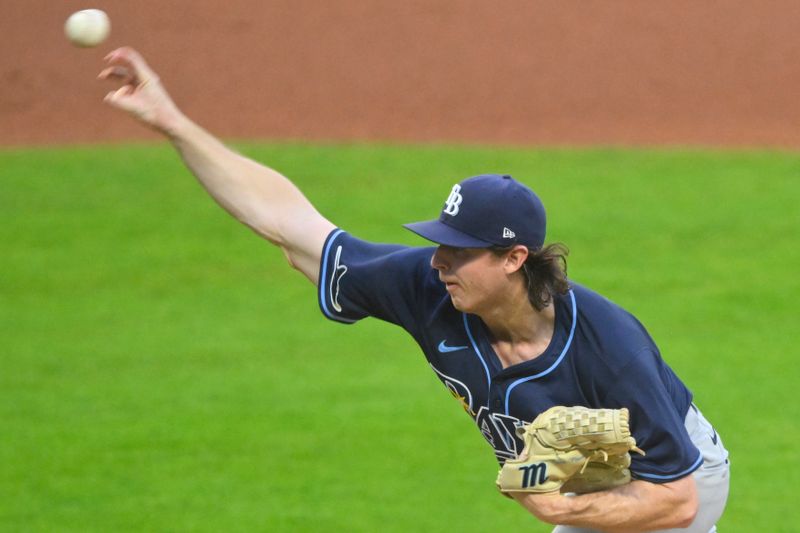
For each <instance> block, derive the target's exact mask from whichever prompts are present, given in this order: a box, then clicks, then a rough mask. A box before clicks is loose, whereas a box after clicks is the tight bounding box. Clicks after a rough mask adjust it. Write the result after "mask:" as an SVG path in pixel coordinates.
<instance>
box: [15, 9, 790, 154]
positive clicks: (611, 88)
mask: <svg viewBox="0 0 800 533" xmlns="http://www.w3.org/2000/svg"><path fill="white" fill-rule="evenodd" d="M0 6H1V7H2V11H0V12H2V16H1V17H0V32H1V34H2V35H3V36H4V37H5V40H4V42H3V45H2V49H0V143H2V144H7V145H8V144H11V145H27V144H42V143H83V142H95V141H119V140H128V139H147V138H154V137H153V135H152V134H150V133H149V132H147V131H146V130H144V129H143V128H142V127H140V126H139V125H137V124H135V123H134V122H133V121H132V120H130V119H128V118H127V117H123V116H122V115H120V114H118V113H116V112H114V111H113V110H111V109H109V108H106V107H105V106H104V105H103V104H102V103H101V99H102V96H103V95H104V94H105V93H106V92H107V91H108V90H110V88H111V87H110V85H108V84H106V83H103V82H99V81H96V80H95V76H96V74H97V73H98V72H99V70H100V68H101V66H102V64H101V59H102V57H103V56H104V55H105V53H106V52H108V51H109V50H111V49H112V48H114V47H116V46H120V45H123V44H130V45H133V46H134V47H136V48H138V49H139V50H140V51H142V52H143V53H144V54H145V56H146V57H147V58H148V60H149V62H150V63H151V65H152V66H153V67H154V68H155V69H156V70H157V71H158V72H159V73H160V74H161V77H162V79H163V80H164V82H165V83H166V85H167V87H168V89H169V90H170V92H171V93H172V94H173V96H174V98H175V100H176V101H177V102H178V104H179V105H180V106H181V107H182V108H183V109H184V110H185V111H186V112H188V113H189V114H190V115H191V116H193V117H194V118H195V119H196V120H197V121H198V122H200V123H201V124H203V125H204V126H206V127H207V128H208V129H210V130H212V131H213V132H215V133H217V134H219V135H221V136H223V137H228V138H269V139H278V138H280V139H284V138H291V139H309V140H329V139H339V140H398V141H414V142H417V141H423V142H424V141H457V142H478V143H512V144H521V145H530V144H596V143H600V144H615V145H618V144H623V145H650V144H681V145H683V144H692V145H737V146H786V147H798V146H800V98H798V87H800V31H798V28H799V27H800V2H798V1H797V0H793V1H791V0H761V1H759V2H753V1H744V0H728V1H712V0H706V1H697V0H692V1H684V0H678V1H667V2H655V1H648V0H616V1H615V0H606V1H596V0H560V1H552V2H543V1H531V0H528V1H517V0H515V1H473V0H464V1H455V0H450V1H444V0H426V1H418V0H411V1H402V2H398V1H396V0H394V1H382V0H375V1H370V0H361V1H359V0H331V1H324V0H292V1H289V0H265V1H256V0H227V1H225V2H221V1H213V0H193V1H187V0H161V1H154V0H139V1H133V0H127V1H103V0H94V1H93V2H92V3H85V2H77V1H72V0H69V1H55V0H0ZM88 7H98V8H101V9H104V10H106V11H107V12H108V14H109V15H110V17H111V19H112V35H111V38H110V39H109V41H107V42H106V43H104V44H103V45H101V46H100V47H99V48H98V49H90V50H81V49H76V48H73V47H72V46H71V45H69V44H68V43H67V41H66V40H65V38H64V37H63V30H62V28H63V23H64V20H65V19H66V17H67V16H68V15H69V14H70V13H71V12H72V11H74V10H77V9H84V8H88Z"/></svg>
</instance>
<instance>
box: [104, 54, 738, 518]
mask: <svg viewBox="0 0 800 533" xmlns="http://www.w3.org/2000/svg"><path fill="white" fill-rule="evenodd" d="M106 61H107V62H108V66H107V68H105V69H104V70H103V71H102V72H101V73H100V77H101V78H104V79H111V80H115V81H118V82H120V83H121V84H122V85H121V87H119V88H118V89H116V90H115V91H112V92H110V93H109V94H108V95H107V96H106V98H105V101H106V102H107V103H108V104H110V105H112V106H114V107H116V108H119V109H121V110H123V111H126V112H128V113H130V114H131V115H133V116H134V117H136V118H137V119H138V120H140V121H141V122H143V123H144V124H146V125H148V126H150V127H151V128H153V129H155V130H157V131H159V132H161V133H162V134H164V135H165V136H166V137H167V138H169V140H170V141H171V142H172V144H173V145H174V146H175V148H176V149H177V151H178V152H179V153H180V155H181V157H182V158H183V160H184V162H185V163H186V165H187V167H188V168H189V169H190V170H191V172H192V173H194V175H195V176H196V177H197V179H198V180H199V181H200V183H201V184H202V185H203V187H205V189H206V190H207V191H208V192H209V194H210V195H211V196H212V197H213V198H214V200H216V201H217V203H219V204H220V205H221V206H222V207H223V208H224V209H226V210H227V211H228V212H229V213H230V214H231V215H233V216H234V217H236V218H237V219H238V220H239V221H241V222H242V223H244V224H245V225H247V226H249V227H250V228H251V229H252V230H254V231H255V232H256V233H258V234H259V235H261V236H262V237H264V238H265V239H267V240H268V241H270V242H271V243H273V244H275V245H277V246H279V247H280V248H281V249H282V250H283V252H284V253H285V255H286V258H287V259H288V261H289V264H290V265H291V266H292V267H294V268H295V269H297V270H298V271H300V272H301V273H303V274H304V275H305V276H306V277H307V278H308V279H309V280H310V281H311V282H312V283H314V284H315V285H316V286H317V287H318V297H319V305H320V309H321V311H322V313H323V314H324V315H325V316H326V317H327V318H329V319H331V320H335V321H338V322H343V323H353V322H356V321H358V320H360V319H362V318H365V317H367V316H374V317H377V318H379V319H381V320H385V321H388V322H391V323H393V324H396V325H398V326H400V327H402V328H403V329H405V330H406V331H407V332H408V333H409V334H410V335H412V336H413V337H414V339H415V340H416V341H417V343H418V344H419V345H420V347H421V348H422V350H423V352H424V353H425V357H426V358H427V360H428V363H429V364H430V367H431V369H432V370H433V372H435V373H436V375H437V376H438V378H439V379H440V380H441V382H442V384H443V385H444V386H445V387H447V388H448V390H449V391H450V392H451V393H452V395H453V397H454V398H455V399H456V401H457V402H458V403H459V404H460V405H461V407H463V409H464V410H465V411H466V413H467V414H468V415H469V416H470V417H471V418H472V419H473V420H474V421H475V423H476V425H477V428H478V430H479V431H480V432H481V433H482V435H483V436H484V438H485V439H486V440H487V442H488V443H489V444H490V446H491V447H492V449H493V450H494V453H495V455H496V457H497V459H498V462H499V463H500V471H499V473H498V475H497V476H496V478H495V477H493V476H487V483H488V482H495V483H496V484H497V486H498V488H499V490H500V491H501V492H502V493H503V494H505V495H506V496H508V497H510V498H513V499H514V500H515V501H517V502H518V503H519V504H520V505H522V506H524V507H525V508H526V509H527V510H528V511H530V512H531V513H532V514H533V515H535V516H536V517H537V518H539V519H540V520H543V521H545V522H549V523H551V524H554V525H556V528H555V530H554V531H556V532H559V533H566V532H583V531H619V532H622V531H625V532H628V531H665V530H667V531H669V530H672V529H677V528H688V529H680V531H690V532H692V533H707V532H710V531H716V526H715V524H716V522H717V520H718V519H719V518H720V516H721V515H722V512H723V510H724V507H725V502H726V499H727V495H728V485H729V464H728V453H727V451H726V450H725V448H724V447H723V445H722V440H721V439H720V437H719V435H718V434H717V432H716V431H715V430H714V428H713V427H712V426H711V425H710V424H709V423H708V421H707V420H706V419H705V418H704V417H703V415H702V414H701V412H700V411H699V410H698V408H697V407H696V405H695V404H694V403H693V396H692V393H691V392H690V391H689V390H688V389H687V388H686V386H685V385H684V384H683V383H682V382H681V380H680V379H679V378H678V377H677V376H676V375H675V373H674V372H673V371H672V370H671V369H670V367H669V366H668V365H667V364H666V363H665V362H664V360H663V359H662V358H661V354H660V352H659V350H658V348H657V346H656V344H655V342H654V341H653V339H651V338H650V336H649V334H648V333H647V331H646V330H645V328H644V326H642V324H640V323H639V321H638V320H636V318H635V317H633V316H632V315H631V314H630V313H628V312H626V311H625V310H624V309H622V308H620V307H619V306H617V305H615V304H614V303H612V302H611V301H609V300H607V299H606V298H604V297H602V296H600V295H599V294H597V293H595V292H592V291H591V290H589V289H588V288H586V287H583V286H581V285H579V284H577V283H575V282H573V281H571V280H569V279H568V278H567V276H566V259H565V257H566V248H565V247H564V246H562V245H560V244H558V243H556V244H545V230H546V215H545V210H544V206H543V204H542V202H541V201H540V199H539V197H538V196H537V195H536V194H535V193H534V192H533V191H532V190H531V189H529V188H528V187H527V186H525V185H523V184H522V183H520V182H518V181H517V180H515V179H514V178H512V177H511V176H507V175H496V174H481V175H477V176H474V177H471V178H468V179H465V180H462V181H460V182H459V183H457V184H455V185H453V186H452V187H451V188H450V189H449V190H443V191H442V199H443V200H445V202H444V205H443V208H442V211H441V213H440V214H439V217H438V218H437V219H435V220H430V221H426V222H416V223H412V224H407V225H406V227H407V228H408V229H410V230H411V231H413V232H415V233H417V234H419V235H420V236H422V237H424V238H425V239H427V240H429V241H432V242H433V243H435V244H436V246H429V247H407V246H399V245H391V244H377V243H372V242H367V241H364V240H361V239H358V238H357V237H355V236H353V235H351V234H349V233H347V232H346V231H344V230H342V229H340V228H337V227H336V226H335V225H334V224H332V223H331V222H329V221H328V220H326V219H325V218H324V217H323V216H322V215H321V214H320V213H319V212H318V211H317V210H316V209H315V208H314V206H312V205H311V203H310V202H309V201H308V200H307V199H306V198H305V197H304V196H303V194H302V193H301V192H300V191H299V190H298V189H297V188H296V187H295V186H294V185H293V184H292V183H291V182H290V181H289V180H288V179H286V178H285V177H284V176H282V175H281V174H279V173H278V172H276V171H274V170H271V169H269V168H267V167H265V166H262V165H261V164H259V163H256V162H254V161H252V160H250V159H247V158H245V157H243V156H241V155H239V154H237V153H235V152H234V151H232V150H230V149H228V148H227V147H226V146H224V145H223V144H222V143H221V142H220V141H218V140H217V139H216V138H215V137H213V136H212V135H210V134H209V133H207V132H206V131H204V130H203V129H202V128H200V127H199V126H198V125H196V124H195V123H193V122H192V121H191V120H189V119H188V118H187V117H186V116H185V115H183V114H182V113H181V112H180V110H179V109H178V108H177V107H176V106H175V104H174V103H173V102H172V100H171V98H170V97H169V95H168V94H167V92H166V91H165V90H164V88H163V86H162V84H161V82H160V81H159V78H158V76H157V75H156V73H155V72H153V71H152V70H151V69H150V68H149V67H148V66H147V64H146V63H145V61H144V60H143V59H142V57H141V56H140V55H139V54H138V53H137V52H136V51H134V50H132V49H130V48H120V49H118V50H114V51H113V52H111V53H110V54H109V55H108V56H107V58H106Z"/></svg>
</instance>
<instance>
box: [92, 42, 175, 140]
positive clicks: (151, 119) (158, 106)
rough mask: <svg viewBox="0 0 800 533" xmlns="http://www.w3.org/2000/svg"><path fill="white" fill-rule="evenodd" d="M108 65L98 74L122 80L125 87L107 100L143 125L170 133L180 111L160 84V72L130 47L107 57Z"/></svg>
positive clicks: (109, 94) (109, 95)
mask: <svg viewBox="0 0 800 533" xmlns="http://www.w3.org/2000/svg"><path fill="white" fill-rule="evenodd" d="M105 61H106V63H107V64H108V66H107V67H106V68H105V69H103V71H102V72H100V74H99V75H98V76H97V77H98V78H100V79H104V80H112V81H121V82H122V83H123V85H122V87H120V88H119V89H117V90H115V91H111V92H109V93H108V94H107V95H106V96H105V98H104V101H105V102H106V103H108V104H110V105H111V106H113V107H116V108H118V109H122V110H123V111H126V112H128V113H129V114H131V115H133V116H134V117H136V118H137V119H138V120H140V121H141V122H143V123H144V124H146V125H148V126H150V127H152V128H154V129H156V130H158V131H160V132H162V133H165V134H167V135H170V134H171V133H172V131H173V130H174V128H175V127H176V125H177V122H178V121H179V120H180V118H181V113H180V111H179V110H178V108H177V107H176V106H175V104H174V103H173V102H172V99H171V98H170V96H169V94H167V91H166V90H165V89H164V86H163V85H162V84H161V80H160V79H159V77H158V74H156V73H155V72H153V70H152V69H150V67H149V66H148V65H147V63H146V62H145V61H144V58H142V56H141V55H140V54H139V52H137V51H136V50H134V49H133V48H130V47H122V48H117V49H116V50H114V51H112V52H111V53H109V54H108V55H107V56H106V57H105Z"/></svg>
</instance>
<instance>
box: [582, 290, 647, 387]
mask: <svg viewBox="0 0 800 533" xmlns="http://www.w3.org/2000/svg"><path fill="white" fill-rule="evenodd" d="M570 289H571V292H572V293H573V295H574V305H575V307H576V310H575V313H574V314H575V316H576V321H577V324H576V328H575V330H576V333H575V334H576V340H577V341H578V342H579V343H580V344H581V345H582V351H584V352H585V353H587V354H590V355H591V357H592V359H594V360H595V363H596V364H600V365H604V366H606V367H607V369H608V370H609V371H611V373H616V372H618V371H619V370H620V369H621V368H622V367H625V366H626V365H628V364H629V363H631V362H632V361H633V360H634V359H636V358H638V357H641V356H642V353H643V352H651V353H656V354H658V347H657V346H656V344H655V342H654V341H653V339H652V338H651V337H650V334H649V333H648V332H647V329H646V328H645V327H644V325H643V324H642V323H641V322H639V320H638V319H637V318H636V317H635V316H633V314H631V313H630V312H628V311H627V310H625V309H623V308H622V307H621V306H619V305H618V304H616V303H614V302H613V301H611V300H610V299H608V298H606V297H605V296H602V295H600V294H598V293H597V292H594V291H592V290H590V289H588V288H586V287H584V286H582V285H579V284H577V283H571V284H570Z"/></svg>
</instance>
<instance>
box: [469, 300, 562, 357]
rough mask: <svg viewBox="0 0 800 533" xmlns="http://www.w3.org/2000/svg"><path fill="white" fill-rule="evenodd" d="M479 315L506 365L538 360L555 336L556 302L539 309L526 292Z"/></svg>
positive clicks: (503, 301)
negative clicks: (532, 303)
mask: <svg viewBox="0 0 800 533" xmlns="http://www.w3.org/2000/svg"><path fill="white" fill-rule="evenodd" d="M477 314H478V316H480V317H481V320H483V322H484V324H486V326H487V328H488V330H489V333H490V334H491V337H492V345H493V346H494V349H495V351H496V352H497V355H498V356H499V357H500V359H501V361H502V362H503V364H504V366H510V365H512V364H516V363H519V362H522V361H526V360H530V359H534V358H535V357H537V356H539V355H540V354H541V353H542V352H544V350H545V349H547V346H548V345H549V344H550V340H551V339H552V337H553V329H554V325H555V306H554V304H553V303H550V305H548V306H547V307H545V308H544V309H542V310H541V311H540V310H537V309H535V308H534V307H533V305H531V303H530V301H529V300H528V295H527V293H524V292H523V293H522V294H515V295H513V297H508V298H504V299H503V300H502V301H500V302H499V303H497V304H496V305H494V306H493V307H491V308H489V309H486V310H483V311H482V312H479V313H477Z"/></svg>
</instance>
